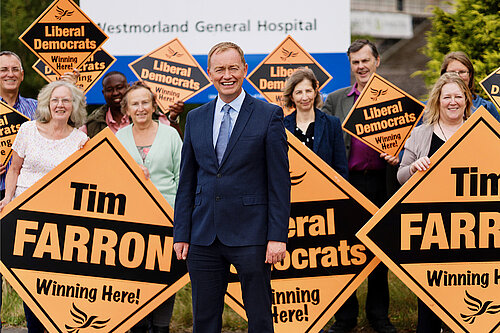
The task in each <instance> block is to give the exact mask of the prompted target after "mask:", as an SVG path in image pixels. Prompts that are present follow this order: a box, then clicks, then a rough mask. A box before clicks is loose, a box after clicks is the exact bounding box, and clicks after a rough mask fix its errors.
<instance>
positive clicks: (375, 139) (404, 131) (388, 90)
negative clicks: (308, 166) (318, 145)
mask: <svg viewBox="0 0 500 333" xmlns="http://www.w3.org/2000/svg"><path fill="white" fill-rule="evenodd" d="M424 107H425V105H424V104H423V103H422V102H420V101H418V100H416V99H415V98H413V97H412V96H410V95H408V94H407V93H406V92H404V91H403V90H401V89H399V88H398V87H396V86H395V85H393V84H392V83H390V82H389V81H387V80H386V79H384V78H382V77H381V76H379V75H377V74H373V75H372V77H371V78H370V80H369V81H368V83H367V84H366V86H365V88H364V89H363V92H362V93H361V95H360V96H359V98H358V100H357V101H356V103H354V105H353V107H352V109H351V111H350V112H349V114H348V115H347V117H346V119H345V120H344V123H343V124H342V128H343V129H344V130H345V131H346V132H348V133H349V134H351V135H352V136H354V137H356V138H358V139H359V140H361V141H363V142H364V143H366V144H367V145H368V146H370V147H372V148H373V149H375V150H376V151H379V152H381V153H387V154H389V155H392V156H396V155H397V154H398V153H399V152H400V151H401V149H402V148H403V146H404V143H405V141H406V139H407V138H408V137H409V135H410V132H411V130H412V129H413V127H415V125H416V124H417V122H418V121H419V119H420V117H421V116H422V115H423V110H424Z"/></svg>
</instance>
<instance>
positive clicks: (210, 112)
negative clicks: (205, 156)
mask: <svg viewBox="0 0 500 333" xmlns="http://www.w3.org/2000/svg"><path fill="white" fill-rule="evenodd" d="M216 101H217V99H214V100H212V101H211V102H210V103H208V104H207V108H206V109H205V112H204V117H205V118H204V121H203V122H202V126H204V127H205V128H204V129H203V131H204V133H205V134H204V136H205V144H206V147H207V151H208V152H210V155H211V156H212V159H213V162H215V165H217V164H218V162H217V155H216V154H215V148H214V143H213V142H214V137H213V133H214V132H213V131H214V112H215V103H216Z"/></svg>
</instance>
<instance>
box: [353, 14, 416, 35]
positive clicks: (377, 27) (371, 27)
mask: <svg viewBox="0 0 500 333" xmlns="http://www.w3.org/2000/svg"><path fill="white" fill-rule="evenodd" d="M351 15H352V16H351V29H352V33H353V34H355V35H368V36H373V37H380V38H403V39H409V38H412V37H413V24H412V18H411V15H409V14H403V13H376V12H364V11H353V12H351Z"/></svg>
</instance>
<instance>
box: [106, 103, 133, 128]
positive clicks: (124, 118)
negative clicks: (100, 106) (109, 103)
mask: <svg viewBox="0 0 500 333" xmlns="http://www.w3.org/2000/svg"><path fill="white" fill-rule="evenodd" d="M127 120H128V116H127V115H125V114H124V115H123V116H122V118H121V120H120V124H118V123H117V122H116V121H115V119H114V118H113V115H112V114H111V108H109V107H108V111H107V112H106V123H108V124H118V125H121V124H124V123H126V122H127Z"/></svg>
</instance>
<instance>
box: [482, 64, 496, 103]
mask: <svg viewBox="0 0 500 333" xmlns="http://www.w3.org/2000/svg"><path fill="white" fill-rule="evenodd" d="M479 84H480V85H481V87H482V88H483V89H484V91H485V92H486V93H487V94H488V96H489V97H490V98H491V100H492V101H493V103H494V104H495V106H496V108H497V111H498V110H500V67H499V68H497V69H496V70H495V71H494V72H493V73H491V74H490V75H488V76H487V77H486V78H484V80H482V81H481V82H480V83H479Z"/></svg>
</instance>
